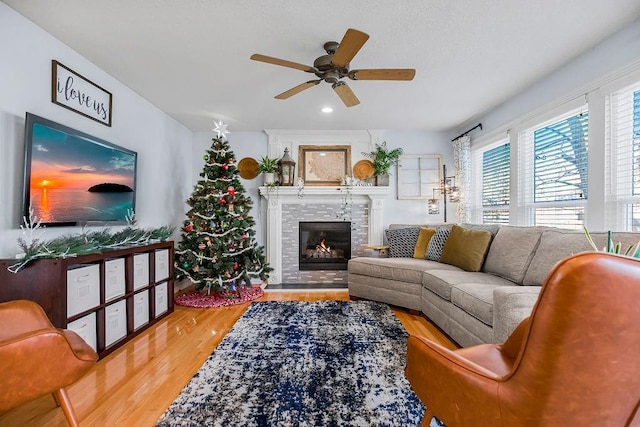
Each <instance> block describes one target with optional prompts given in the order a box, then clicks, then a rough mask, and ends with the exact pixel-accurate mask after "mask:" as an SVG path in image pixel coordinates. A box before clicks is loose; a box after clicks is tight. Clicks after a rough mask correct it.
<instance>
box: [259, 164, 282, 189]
mask: <svg viewBox="0 0 640 427" xmlns="http://www.w3.org/2000/svg"><path fill="white" fill-rule="evenodd" d="M277 170H278V159H270V158H269V157H263V158H262V159H260V163H258V171H259V172H262V173H263V174H264V184H265V185H267V186H270V185H274V184H275V182H276V179H275V174H276V172H277Z"/></svg>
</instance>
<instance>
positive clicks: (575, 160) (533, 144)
mask: <svg viewBox="0 0 640 427" xmlns="http://www.w3.org/2000/svg"><path fill="white" fill-rule="evenodd" d="M588 127H589V118H588V113H587V111H586V106H585V107H583V108H581V109H578V110H574V111H572V112H570V113H567V114H565V115H563V116H559V117H555V118H554V119H552V120H549V121H548V122H545V123H541V124H539V125H536V126H534V127H532V128H530V129H527V130H525V131H524V132H522V133H521V134H520V138H519V144H520V147H521V154H522V156H521V157H522V161H523V162H524V168H523V171H524V175H523V176H522V179H521V181H522V182H523V185H524V187H525V188H524V191H523V192H522V194H523V195H524V196H523V197H524V200H523V201H522V202H523V206H525V209H526V215H527V217H528V218H527V219H528V220H527V223H529V224H533V225H546V226H552V227H563V228H582V226H583V224H584V214H585V202H586V199H587V178H588V173H587V172H588V170H587V159H588Z"/></svg>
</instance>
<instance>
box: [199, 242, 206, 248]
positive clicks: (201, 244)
mask: <svg viewBox="0 0 640 427" xmlns="http://www.w3.org/2000/svg"><path fill="white" fill-rule="evenodd" d="M206 247H207V245H206V244H204V243H200V244H199V245H198V249H204V248H206Z"/></svg>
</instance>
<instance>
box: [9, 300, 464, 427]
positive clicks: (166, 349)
mask: <svg viewBox="0 0 640 427" xmlns="http://www.w3.org/2000/svg"><path fill="white" fill-rule="evenodd" d="M348 299H349V295H348V293H347V291H346V290H344V291H343V290H339V291H295V292H294V291H291V292H266V293H265V295H264V296H263V297H261V298H260V299H259V300H258V301H268V300H298V301H319V300H348ZM247 306H248V304H244V305H237V306H232V307H225V308H217V309H195V308H186V307H180V306H176V308H175V312H174V313H172V314H171V315H169V316H167V318H166V319H164V320H163V321H161V322H159V323H158V324H156V325H154V326H153V327H151V328H149V329H147V330H146V331H145V332H144V333H142V334H140V335H139V336H137V337H136V338H135V339H133V340H132V341H131V342H130V343H127V344H126V345H124V346H123V347H122V348H120V349H118V350H116V351H115V352H113V353H112V354H110V355H109V356H107V357H105V358H104V359H103V360H101V361H99V362H98V363H97V364H96V366H95V367H94V368H93V369H92V370H91V371H89V373H88V374H87V375H86V376H85V377H83V378H82V379H81V380H79V381H78V382H76V383H75V384H73V385H71V386H70V387H68V388H67V392H68V394H69V398H70V399H71V402H72V404H73V407H74V409H75V412H76V416H77V419H78V420H79V422H80V425H81V426H83V427H84V426H137V427H138V426H153V425H155V422H156V420H157V419H158V418H159V417H160V415H162V414H163V413H164V411H165V410H166V409H167V408H168V407H169V405H170V404H171V402H173V400H174V399H175V398H176V397H177V396H178V394H179V393H180V391H181V390H182V388H183V387H184V386H185V385H186V384H187V382H189V380H190V379H191V377H192V376H193V374H194V373H195V372H196V371H197V370H198V369H199V368H200V366H202V364H203V363H204V361H205V360H206V358H207V357H208V356H209V355H210V354H211V352H212V351H213V350H214V348H215V347H216V346H217V345H218V343H219V342H220V341H221V340H222V338H223V337H224V335H225V334H226V333H227V331H229V329H231V327H232V326H233V324H234V323H235V322H236V320H237V319H238V318H239V317H240V316H242V314H243V313H244V311H245V310H246V308H247ZM393 311H394V313H395V314H396V316H397V317H398V319H399V320H400V321H401V322H402V324H403V325H404V327H405V328H406V330H407V332H409V333H410V334H412V335H419V336H423V337H426V338H429V339H432V340H434V341H436V342H438V343H440V344H442V345H444V346H446V347H448V348H455V345H454V344H453V343H452V342H451V341H450V340H449V339H448V338H447V337H446V336H444V335H443V334H442V333H441V332H440V331H439V330H438V329H437V328H436V327H435V326H433V325H432V324H431V323H429V322H428V321H427V320H426V319H425V318H424V317H422V316H421V315H413V314H410V313H409V312H408V311H406V310H403V309H396V308H394V309H393ZM66 425H67V424H66V420H65V418H64V415H63V413H62V410H61V409H60V408H58V407H57V406H56V405H55V403H54V400H53V398H52V397H51V396H50V395H49V396H44V397H42V398H40V399H37V400H34V401H32V402H29V403H26V404H25V405H23V406H21V407H19V408H15V409H14V410H12V411H9V412H7V413H5V414H2V415H0V426H3V427H9V426H66Z"/></svg>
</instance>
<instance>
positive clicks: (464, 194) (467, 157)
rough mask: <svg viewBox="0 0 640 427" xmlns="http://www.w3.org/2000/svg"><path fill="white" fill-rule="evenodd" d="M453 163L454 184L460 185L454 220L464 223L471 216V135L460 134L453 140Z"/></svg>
mask: <svg viewBox="0 0 640 427" xmlns="http://www.w3.org/2000/svg"><path fill="white" fill-rule="evenodd" d="M453 165H454V168H455V177H456V185H457V186H458V187H460V201H459V202H458V206H457V207H456V220H457V222H458V223H465V222H468V221H469V218H471V198H470V197H469V192H470V191H471V137H470V136H469V135H464V136H461V137H460V138H457V139H455V140H453Z"/></svg>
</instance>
